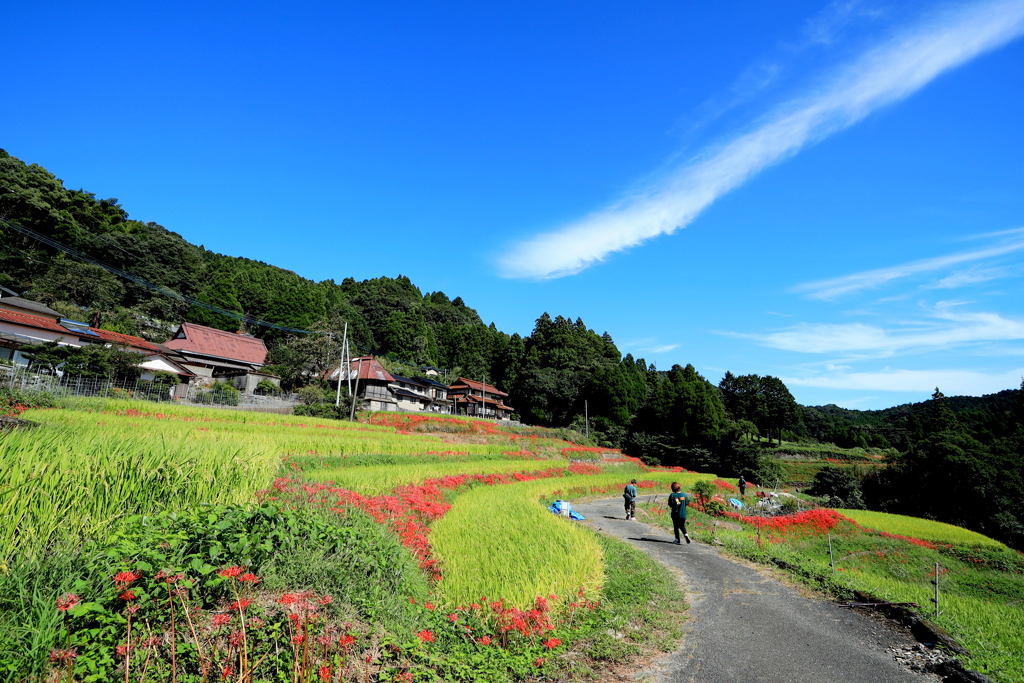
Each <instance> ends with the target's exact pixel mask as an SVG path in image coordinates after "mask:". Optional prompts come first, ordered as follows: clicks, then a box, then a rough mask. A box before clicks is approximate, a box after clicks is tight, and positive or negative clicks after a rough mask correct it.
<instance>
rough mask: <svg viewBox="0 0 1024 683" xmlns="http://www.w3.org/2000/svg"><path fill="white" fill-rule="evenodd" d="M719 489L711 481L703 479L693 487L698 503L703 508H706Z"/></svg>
mask: <svg viewBox="0 0 1024 683" xmlns="http://www.w3.org/2000/svg"><path fill="white" fill-rule="evenodd" d="M716 490H717V487H716V486H715V482H713V481H711V480H710V479H701V480H700V481H698V482H696V483H695V484H694V485H693V494H694V495H695V496H697V502H699V503H700V506H701V507H706V506H707V504H708V501H709V500H711V496H713V495H715V491H716Z"/></svg>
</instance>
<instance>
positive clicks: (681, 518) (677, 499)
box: [668, 481, 690, 545]
mask: <svg viewBox="0 0 1024 683" xmlns="http://www.w3.org/2000/svg"><path fill="white" fill-rule="evenodd" d="M682 488H683V487H682V486H680V485H679V482H677V481H674V482H672V494H671V495H670V496H669V497H668V506H669V508H670V509H671V510H672V531H673V533H675V535H676V545H679V544H680V541H679V532H680V531H682V532H683V538H685V539H686V542H687V543H689V542H690V536H689V534H687V533H686V506H688V505H689V504H690V497H689V496H688V495H686V494H685V493H683V492H682Z"/></svg>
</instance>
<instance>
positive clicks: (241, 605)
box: [229, 598, 252, 612]
mask: <svg viewBox="0 0 1024 683" xmlns="http://www.w3.org/2000/svg"><path fill="white" fill-rule="evenodd" d="M251 604H252V600H246V599H245V598H243V599H241V600H235V601H234V602H233V603H231V607H230V608H229V609H230V610H231V611H233V612H244V611H245V608H246V607H248V606H249V605H251Z"/></svg>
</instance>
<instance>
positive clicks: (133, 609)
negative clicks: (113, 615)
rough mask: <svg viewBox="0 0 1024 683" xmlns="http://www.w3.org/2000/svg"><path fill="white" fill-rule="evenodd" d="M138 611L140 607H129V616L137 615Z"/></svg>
mask: <svg viewBox="0 0 1024 683" xmlns="http://www.w3.org/2000/svg"><path fill="white" fill-rule="evenodd" d="M138 611H139V606H138V605H128V610H127V612H128V614H135V613H136V612H138Z"/></svg>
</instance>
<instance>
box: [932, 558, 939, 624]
mask: <svg viewBox="0 0 1024 683" xmlns="http://www.w3.org/2000/svg"><path fill="white" fill-rule="evenodd" d="M934 583H935V597H934V598H932V599H933V600H934V601H935V618H936V619H938V618H939V563H938V562H936V563H935V581H934Z"/></svg>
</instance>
